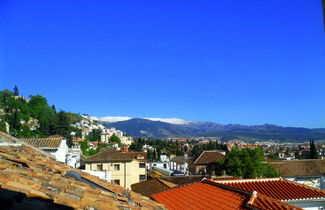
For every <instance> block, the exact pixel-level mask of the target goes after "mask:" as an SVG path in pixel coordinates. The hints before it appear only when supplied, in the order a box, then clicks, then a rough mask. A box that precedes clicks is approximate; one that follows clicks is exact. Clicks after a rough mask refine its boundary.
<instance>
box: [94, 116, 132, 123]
mask: <svg viewBox="0 0 325 210" xmlns="http://www.w3.org/2000/svg"><path fill="white" fill-rule="evenodd" d="M131 119H132V117H120V116H118V117H113V116H107V117H97V120H98V121H101V122H106V123H114V122H120V121H127V120H131Z"/></svg>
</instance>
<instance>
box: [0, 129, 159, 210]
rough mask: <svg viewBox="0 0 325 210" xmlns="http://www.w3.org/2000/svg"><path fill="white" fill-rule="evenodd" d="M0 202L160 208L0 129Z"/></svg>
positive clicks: (19, 205) (10, 205)
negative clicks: (66, 163)
mask: <svg viewBox="0 0 325 210" xmlns="http://www.w3.org/2000/svg"><path fill="white" fill-rule="evenodd" d="M71 174H72V175H74V176H69V175H71ZM76 175H80V177H79V178H78V176H76ZM73 177H75V178H73ZM0 203H1V209H44V208H45V209H61V208H62V209H69V208H67V207H72V208H75V209H139V208H144V209H161V208H163V206H162V205H161V204H158V203H156V202H154V201H152V200H150V199H149V198H147V197H144V196H141V195H139V194H137V193H134V192H133V191H130V190H127V189H125V188H123V187H121V186H118V185H117V184H114V183H111V182H108V181H106V180H102V179H100V178H98V177H95V176H92V175H90V174H88V173H85V172H82V171H80V170H77V169H73V168H71V167H70V166H67V165H65V164H63V163H61V162H56V161H54V159H53V158H52V157H51V156H50V155H49V154H48V153H46V152H44V151H42V150H40V149H37V148H34V147H31V146H29V145H28V144H26V143H24V142H21V141H19V140H18V139H16V138H13V137H12V136H9V135H7V134H5V133H2V132H0Z"/></svg>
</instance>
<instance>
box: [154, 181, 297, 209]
mask: <svg viewBox="0 0 325 210" xmlns="http://www.w3.org/2000/svg"><path fill="white" fill-rule="evenodd" d="M151 197H152V198H153V199H154V200H156V201H158V202H160V203H162V204H164V205H165V206H166V207H167V208H168V209H300V208H298V207H295V206H292V205H289V204H287V203H285V202H282V201H280V200H276V199H273V198H269V197H267V196H265V195H262V194H259V193H256V192H246V191H241V190H238V189H233V188H229V187H227V186H223V185H219V184H216V183H215V182H213V181H209V180H203V181H202V182H200V183H195V184H191V185H188V186H185V187H180V188H176V189H171V190H168V191H165V192H160V193H157V194H154V195H152V196H151Z"/></svg>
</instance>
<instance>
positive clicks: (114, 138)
mask: <svg viewBox="0 0 325 210" xmlns="http://www.w3.org/2000/svg"><path fill="white" fill-rule="evenodd" d="M108 141H109V142H115V143H118V145H119V146H121V139H120V138H119V137H118V136H117V135H115V134H113V135H112V136H111V137H109V139H108Z"/></svg>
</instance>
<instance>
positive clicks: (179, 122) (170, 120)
mask: <svg viewBox="0 0 325 210" xmlns="http://www.w3.org/2000/svg"><path fill="white" fill-rule="evenodd" d="M144 119H147V120H151V121H160V122H165V123H170V124H176V125H186V124H189V123H190V122H191V121H187V120H183V119H179V118H144Z"/></svg>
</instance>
